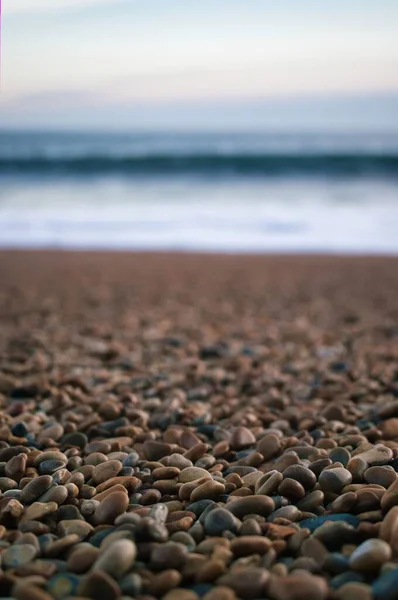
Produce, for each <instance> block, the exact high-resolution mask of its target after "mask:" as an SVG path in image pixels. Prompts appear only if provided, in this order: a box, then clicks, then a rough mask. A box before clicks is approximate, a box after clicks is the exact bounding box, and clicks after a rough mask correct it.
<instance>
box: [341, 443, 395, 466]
mask: <svg viewBox="0 0 398 600" xmlns="http://www.w3.org/2000/svg"><path fill="white" fill-rule="evenodd" d="M354 458H360V459H362V460H363V461H365V462H366V463H367V465H368V466H369V467H372V466H376V465H385V464H387V463H388V462H390V460H392V458H393V452H392V450H391V448H388V447H387V446H383V444H376V445H375V446H373V448H371V449H370V450H366V451H365V452H361V453H360V454H356V455H355V456H354V457H353V459H354ZM353 459H352V460H353ZM350 462H351V461H350ZM349 464H350V463H349Z"/></svg>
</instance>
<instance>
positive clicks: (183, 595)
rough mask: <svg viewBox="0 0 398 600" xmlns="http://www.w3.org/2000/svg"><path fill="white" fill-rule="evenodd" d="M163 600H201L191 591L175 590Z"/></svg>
mask: <svg viewBox="0 0 398 600" xmlns="http://www.w3.org/2000/svg"><path fill="white" fill-rule="evenodd" d="M162 600H199V596H198V594H196V593H195V592H192V591H191V590H187V589H185V588H175V589H174V590H171V592H168V593H167V594H166V595H165V596H163V598H162Z"/></svg>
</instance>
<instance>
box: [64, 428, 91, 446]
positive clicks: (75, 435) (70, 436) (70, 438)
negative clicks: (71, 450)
mask: <svg viewBox="0 0 398 600" xmlns="http://www.w3.org/2000/svg"><path fill="white" fill-rule="evenodd" d="M87 442H88V439H87V436H86V435H85V434H84V433H81V432H80V431H72V432H71V433H67V434H66V435H64V436H63V438H62V439H61V445H62V447H63V448H65V447H76V448H81V449H82V450H83V449H84V448H85V446H86V445H87Z"/></svg>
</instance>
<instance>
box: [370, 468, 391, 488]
mask: <svg viewBox="0 0 398 600" xmlns="http://www.w3.org/2000/svg"><path fill="white" fill-rule="evenodd" d="M396 478H397V474H396V472H395V471H394V469H391V468H390V467H369V469H366V471H365V473H364V479H365V481H366V482H367V483H375V484H376V485H382V486H383V487H385V488H386V489H387V488H388V487H390V485H392V484H393V483H394V481H395V480H396Z"/></svg>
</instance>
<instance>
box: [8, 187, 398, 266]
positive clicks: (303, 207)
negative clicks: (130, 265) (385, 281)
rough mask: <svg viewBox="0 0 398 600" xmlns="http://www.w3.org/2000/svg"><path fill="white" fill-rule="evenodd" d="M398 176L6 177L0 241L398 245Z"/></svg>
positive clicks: (244, 246)
mask: <svg viewBox="0 0 398 600" xmlns="http://www.w3.org/2000/svg"><path fill="white" fill-rule="evenodd" d="M397 231H398V189H397V185H396V181H395V182H394V181H390V180H386V181H384V180H378V179H371V178H364V179H363V178H362V179H361V178H291V177H290V178H284V177H274V178H268V179H255V178H253V179H240V178H229V179H223V180H203V179H198V178H196V179H195V178H184V177H179V178H169V179H167V178H163V179H160V178H153V179H150V178H145V179H139V178H137V179H127V178H123V177H118V178H115V177H114V178H109V177H107V178H96V179H92V180H90V181H87V180H76V179H73V178H69V179H68V178H63V179H46V180H43V181H40V180H38V179H25V180H21V179H15V180H14V179H12V178H8V179H3V181H2V184H1V188H0V246H1V247H25V248H37V247H40V248H98V249H100V248H103V249H107V248H109V249H124V248H125V249H148V250H170V249H173V250H197V251H220V252H267V251H269V252H296V251H301V252H338V253H389V254H391V253H392V254H398V235H397Z"/></svg>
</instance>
